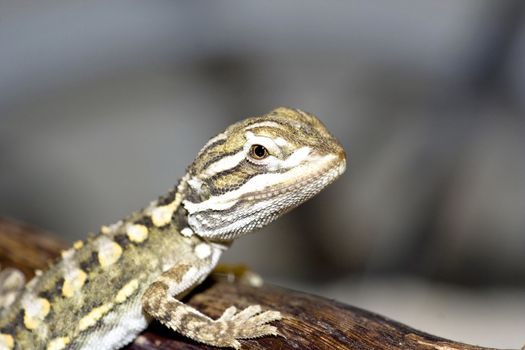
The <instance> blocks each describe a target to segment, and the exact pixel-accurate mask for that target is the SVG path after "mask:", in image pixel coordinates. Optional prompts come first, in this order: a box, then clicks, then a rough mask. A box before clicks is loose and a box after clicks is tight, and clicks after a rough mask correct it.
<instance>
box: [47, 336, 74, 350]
mask: <svg viewBox="0 0 525 350" xmlns="http://www.w3.org/2000/svg"><path fill="white" fill-rule="evenodd" d="M70 341H71V340H70V339H69V338H68V337H60V338H55V339H53V340H51V341H50V342H49V343H48V344H47V348H46V350H62V349H65V348H66V346H67V344H69V342H70Z"/></svg>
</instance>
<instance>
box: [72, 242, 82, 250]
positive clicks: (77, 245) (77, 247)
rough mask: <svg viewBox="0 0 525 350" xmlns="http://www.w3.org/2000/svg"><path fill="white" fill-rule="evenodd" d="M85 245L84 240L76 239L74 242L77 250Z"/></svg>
mask: <svg viewBox="0 0 525 350" xmlns="http://www.w3.org/2000/svg"><path fill="white" fill-rule="evenodd" d="M83 246H84V242H82V241H76V242H75V243H73V248H75V249H76V250H79V249H81V248H82V247H83Z"/></svg>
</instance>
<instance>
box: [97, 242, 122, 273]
mask: <svg viewBox="0 0 525 350" xmlns="http://www.w3.org/2000/svg"><path fill="white" fill-rule="evenodd" d="M121 255H122V247H121V246H119V245H118V244H117V243H115V242H112V241H109V240H107V241H103V242H101V244H100V249H99V251H98V262H99V263H100V266H102V267H108V266H110V265H113V264H114V263H116V262H117V261H118V259H120V256H121Z"/></svg>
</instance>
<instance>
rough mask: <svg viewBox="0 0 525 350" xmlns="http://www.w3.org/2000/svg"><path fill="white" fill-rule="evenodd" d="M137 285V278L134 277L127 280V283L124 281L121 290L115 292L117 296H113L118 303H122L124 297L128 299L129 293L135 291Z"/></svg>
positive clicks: (131, 293)
mask: <svg viewBox="0 0 525 350" xmlns="http://www.w3.org/2000/svg"><path fill="white" fill-rule="evenodd" d="M138 287H139V281H138V280H136V279H134V280H131V281H129V282H128V283H126V285H125V286H124V287H122V289H121V290H119V292H118V293H117V296H116V297H115V301H116V302H117V303H119V304H120V303H123V302H124V301H126V299H128V298H129V297H130V296H131V295H133V293H135V291H136V290H137V288H138Z"/></svg>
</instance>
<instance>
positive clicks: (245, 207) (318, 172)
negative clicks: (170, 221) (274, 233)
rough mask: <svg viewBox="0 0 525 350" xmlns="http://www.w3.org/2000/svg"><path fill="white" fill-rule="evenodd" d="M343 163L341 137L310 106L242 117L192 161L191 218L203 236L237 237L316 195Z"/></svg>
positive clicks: (189, 177) (186, 200) (187, 203)
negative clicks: (327, 128)
mask: <svg viewBox="0 0 525 350" xmlns="http://www.w3.org/2000/svg"><path fill="white" fill-rule="evenodd" d="M345 168H346V157H345V152H344V150H343V148H342V146H341V144H340V143H339V142H338V141H337V140H336V139H335V138H334V137H333V136H332V135H330V133H329V132H328V131H327V130H326V128H325V127H324V125H323V124H322V123H321V122H320V121H319V120H318V119H317V118H316V117H315V116H314V115H312V114H309V113H306V112H303V111H301V110H298V109H290V108H282V107H281V108H277V109H275V110H273V111H272V112H270V113H268V114H266V115H263V116H260V117H252V118H248V119H245V120H243V121H240V122H238V123H236V124H233V125H232V126H230V127H229V128H227V129H226V130H225V131H224V132H223V133H221V134H219V135H217V136H216V137H214V138H212V139H211V140H210V141H209V142H208V143H207V144H206V145H205V146H204V147H203V148H202V150H201V151H200V152H199V153H198V155H197V158H196V159H195V161H194V162H193V163H192V164H191V165H190V166H189V167H188V172H187V174H186V176H185V179H186V186H185V187H186V189H185V193H184V194H183V197H184V200H183V205H184V207H185V209H186V210H187V212H188V224H189V226H190V227H191V229H192V230H193V232H194V233H196V234H197V235H200V236H202V237H206V238H209V239H211V240H220V241H228V240H232V239H234V238H236V237H238V236H240V235H242V234H244V233H247V232H249V231H252V230H254V229H256V228H260V227H262V226H264V225H266V224H268V223H269V222H271V221H273V220H274V219H276V218H277V217H279V216H280V215H281V214H284V213H285V212H287V211H289V210H290V209H292V208H295V207H296V206H298V205H299V204H301V203H303V202H304V201H306V200H307V199H309V198H311V197H312V196H314V195H315V194H317V193H318V192H319V191H321V190H322V189H323V188H324V187H326V186H327V185H328V184H330V183H331V182H333V181H334V180H335V179H336V178H337V177H339V175H341V174H342V173H343V172H344V170H345Z"/></svg>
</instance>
